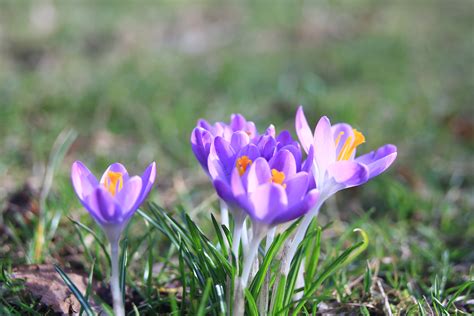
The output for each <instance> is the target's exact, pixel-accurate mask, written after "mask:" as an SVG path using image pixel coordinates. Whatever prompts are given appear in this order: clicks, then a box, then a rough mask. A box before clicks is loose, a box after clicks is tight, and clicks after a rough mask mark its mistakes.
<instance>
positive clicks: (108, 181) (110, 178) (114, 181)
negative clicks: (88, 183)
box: [104, 171, 123, 196]
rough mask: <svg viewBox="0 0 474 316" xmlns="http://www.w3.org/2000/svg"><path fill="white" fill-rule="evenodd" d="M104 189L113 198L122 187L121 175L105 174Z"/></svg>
mask: <svg viewBox="0 0 474 316" xmlns="http://www.w3.org/2000/svg"><path fill="white" fill-rule="evenodd" d="M104 187H105V188H106V189H107V191H109V192H110V194H112V196H115V194H117V193H118V192H119V191H120V190H122V187H123V175H122V173H120V172H113V171H109V172H107V176H106V177H105V181H104Z"/></svg>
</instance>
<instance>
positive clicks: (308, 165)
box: [301, 145, 314, 173]
mask: <svg viewBox="0 0 474 316" xmlns="http://www.w3.org/2000/svg"><path fill="white" fill-rule="evenodd" d="M313 164H314V147H313V145H311V147H310V148H309V151H308V156H307V157H306V160H305V161H304V162H303V165H302V166H301V171H305V172H308V173H310V172H311V169H312V168H313Z"/></svg>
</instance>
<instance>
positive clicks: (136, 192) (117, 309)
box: [71, 161, 156, 316]
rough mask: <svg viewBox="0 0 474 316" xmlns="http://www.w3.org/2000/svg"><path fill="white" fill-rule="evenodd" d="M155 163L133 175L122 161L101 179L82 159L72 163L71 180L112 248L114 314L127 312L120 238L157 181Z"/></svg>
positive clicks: (120, 315)
mask: <svg viewBox="0 0 474 316" xmlns="http://www.w3.org/2000/svg"><path fill="white" fill-rule="evenodd" d="M155 178H156V164H155V163H154V162H153V163H151V164H150V165H149V166H148V168H147V169H146V170H145V172H144V173H143V175H142V176H141V177H140V176H130V175H129V174H128V172H127V169H125V167H124V166H123V165H122V164H120V163H114V164H112V165H110V166H109V167H108V168H107V170H106V171H105V172H104V174H103V175H102V177H101V179H100V181H97V178H96V177H95V176H94V175H93V174H92V173H91V172H90V171H89V169H87V167H86V166H85V165H84V164H83V163H82V162H80V161H76V162H74V163H73V165H72V168H71V179H72V185H73V187H74V190H75V191H76V194H77V196H78V197H79V200H80V201H81V203H82V205H83V206H84V207H85V208H86V209H87V210H88V211H89V213H90V214H91V216H92V217H93V218H94V220H95V221H96V222H97V224H99V225H100V226H101V227H102V229H103V230H104V232H105V234H106V235H107V238H108V239H109V243H110V249H111V256H110V259H111V264H112V271H111V277H110V288H111V291H112V298H113V305H114V314H115V315H117V316H123V315H125V308H124V305H123V300H122V297H123V296H122V290H121V288H120V282H119V276H120V271H119V265H118V262H119V240H120V236H121V234H122V231H123V229H124V228H125V227H126V226H127V223H128V222H129V220H130V218H131V217H132V215H133V214H134V213H135V212H136V210H137V209H138V207H139V206H140V205H141V204H142V203H143V202H144V200H145V198H146V197H147V196H148V193H150V190H151V189H152V187H153V184H154V183H155Z"/></svg>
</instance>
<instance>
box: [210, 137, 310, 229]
mask: <svg viewBox="0 0 474 316" xmlns="http://www.w3.org/2000/svg"><path fill="white" fill-rule="evenodd" d="M289 146H292V145H289ZM288 148H289V147H288V146H285V147H283V148H282V149H280V150H278V151H277V152H276V154H275V155H274V156H273V157H272V158H271V159H270V160H269V161H267V160H266V159H265V158H264V157H257V158H256V159H255V160H253V162H252V163H251V164H250V165H249V166H248V167H246V168H245V170H244V169H242V168H241V167H240V166H239V163H237V166H235V167H234V168H232V170H231V171H230V172H231V175H230V181H226V179H225V178H224V177H217V178H216V179H215V180H214V186H215V188H216V191H217V193H218V195H219V196H220V197H221V198H222V199H223V200H224V201H226V202H227V203H228V204H229V205H230V206H231V207H232V208H235V209H240V210H243V211H244V214H248V215H249V216H250V218H251V219H252V222H253V223H254V224H258V225H260V226H262V225H263V226H267V227H268V228H270V227H273V226H275V225H278V224H280V223H283V222H288V221H291V220H294V219H296V218H298V217H300V216H302V215H304V214H305V213H306V212H307V211H308V210H309V209H311V207H313V206H314V204H315V203H316V200H317V197H318V191H317V190H316V189H314V188H313V189H311V188H310V179H311V175H310V173H309V169H310V168H311V164H304V166H303V167H302V166H301V163H298V161H297V158H295V155H294V154H293V152H292V151H290V150H289V149H288ZM311 152H312V151H311ZM311 155H312V154H311ZM243 157H247V156H243ZM245 159H248V158H245ZM310 159H312V157H310ZM239 160H242V158H238V159H237V161H239ZM249 160H250V161H251V159H249ZM242 171H243V172H242ZM225 174H226V175H227V173H226V172H225Z"/></svg>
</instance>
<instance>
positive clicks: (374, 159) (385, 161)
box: [355, 144, 397, 179]
mask: <svg viewBox="0 0 474 316" xmlns="http://www.w3.org/2000/svg"><path fill="white" fill-rule="evenodd" d="M395 158H397V147H396V146H395V145H391V144H387V145H384V146H382V147H380V148H379V149H377V150H375V151H372V152H370V153H368V154H365V155H362V156H360V157H357V158H356V159H355V161H356V162H358V163H362V164H364V165H366V166H367V168H368V169H369V179H371V178H373V177H376V176H378V175H379V174H381V173H382V172H384V171H385V170H387V168H388V167H390V165H391V164H392V163H393V162H394V161H395Z"/></svg>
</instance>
